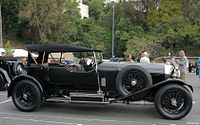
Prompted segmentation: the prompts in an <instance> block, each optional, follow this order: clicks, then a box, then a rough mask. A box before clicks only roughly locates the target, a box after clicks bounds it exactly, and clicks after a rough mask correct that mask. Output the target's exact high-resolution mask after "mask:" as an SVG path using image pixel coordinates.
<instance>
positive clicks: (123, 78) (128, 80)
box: [115, 66, 152, 96]
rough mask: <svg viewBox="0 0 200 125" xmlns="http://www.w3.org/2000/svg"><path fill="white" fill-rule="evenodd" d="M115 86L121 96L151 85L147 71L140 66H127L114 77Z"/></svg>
mask: <svg viewBox="0 0 200 125" xmlns="http://www.w3.org/2000/svg"><path fill="white" fill-rule="evenodd" d="M115 84H116V88H117V91H118V92H119V93H120V95H121V96H126V95H128V94H130V93H135V92H137V91H139V90H142V89H144V88H146V87H149V86H151V85H152V78H151V75H150V74H149V72H148V71H147V70H146V69H144V68H143V67H140V66H127V67H126V68H124V69H123V70H121V71H120V72H119V73H118V74H117V77H116V81H115Z"/></svg>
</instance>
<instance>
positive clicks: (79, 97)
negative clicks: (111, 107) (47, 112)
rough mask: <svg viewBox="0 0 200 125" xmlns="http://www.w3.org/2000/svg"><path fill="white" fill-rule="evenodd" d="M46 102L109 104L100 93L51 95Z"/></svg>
mask: <svg viewBox="0 0 200 125" xmlns="http://www.w3.org/2000/svg"><path fill="white" fill-rule="evenodd" d="M46 101H47V102H64V103H72V104H75V103H76V104H109V103H110V102H109V101H105V98H104V94H102V93H97V94H96V93H70V96H63V97H51V98H49V99H46Z"/></svg>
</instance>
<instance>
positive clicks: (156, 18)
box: [146, 0, 183, 28]
mask: <svg viewBox="0 0 200 125" xmlns="http://www.w3.org/2000/svg"><path fill="white" fill-rule="evenodd" d="M182 14H183V12H182V6H181V4H180V3H179V2H178V1H176V0H175V1H174V0H162V1H161V3H160V7H159V8H158V9H157V8H152V9H150V10H149V11H148V15H147V20H146V22H147V25H148V26H149V27H150V28H151V27H156V25H161V26H163V27H166V28H167V27H168V23H169V22H170V20H171V18H172V17H175V16H178V15H182Z"/></svg>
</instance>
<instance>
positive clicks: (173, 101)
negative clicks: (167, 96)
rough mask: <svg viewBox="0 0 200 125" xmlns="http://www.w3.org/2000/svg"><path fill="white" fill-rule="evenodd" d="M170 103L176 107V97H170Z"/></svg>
mask: <svg viewBox="0 0 200 125" xmlns="http://www.w3.org/2000/svg"><path fill="white" fill-rule="evenodd" d="M171 105H173V106H175V107H177V101H176V99H174V98H173V99H171Z"/></svg>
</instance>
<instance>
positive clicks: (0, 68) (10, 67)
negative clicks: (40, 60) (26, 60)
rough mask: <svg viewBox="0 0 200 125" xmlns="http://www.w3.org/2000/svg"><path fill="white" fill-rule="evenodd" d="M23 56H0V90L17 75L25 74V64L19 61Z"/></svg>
mask: <svg viewBox="0 0 200 125" xmlns="http://www.w3.org/2000/svg"><path fill="white" fill-rule="evenodd" d="M22 59H23V58H17V57H0V90H4V89H5V88H6V87H5V86H6V84H7V83H10V82H11V80H12V79H13V78H14V77H15V76H18V75H21V74H25V73H26V70H25V66H24V64H23V63H22V62H21V60H22Z"/></svg>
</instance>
